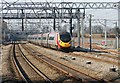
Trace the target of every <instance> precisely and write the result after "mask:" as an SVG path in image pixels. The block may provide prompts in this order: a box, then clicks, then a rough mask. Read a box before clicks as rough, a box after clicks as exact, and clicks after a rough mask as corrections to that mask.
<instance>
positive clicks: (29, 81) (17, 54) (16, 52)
mask: <svg viewBox="0 0 120 83" xmlns="http://www.w3.org/2000/svg"><path fill="white" fill-rule="evenodd" d="M21 61H23V62H24V64H25V67H27V69H29V71H28V72H27V71H26V70H25V69H24V68H25V67H23V65H22V63H21ZM13 62H14V64H15V66H16V68H17V70H18V72H19V73H20V75H21V77H22V78H23V80H24V82H25V83H36V82H37V81H35V80H33V78H31V76H29V75H30V74H28V73H31V75H34V76H35V77H37V79H39V80H41V81H38V83H39V82H40V83H53V81H52V80H50V79H49V78H48V77H47V76H46V75H45V74H44V73H42V72H41V71H40V70H39V69H38V68H37V67H36V66H35V65H34V64H32V63H31V62H30V61H29V60H28V59H27V58H26V56H25V55H24V53H23V52H22V51H21V49H20V47H19V45H15V44H14V46H13ZM33 73H34V74H33Z"/></svg>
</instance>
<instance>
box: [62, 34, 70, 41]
mask: <svg viewBox="0 0 120 83" xmlns="http://www.w3.org/2000/svg"><path fill="white" fill-rule="evenodd" d="M60 40H61V41H63V42H69V41H70V40H71V36H70V34H69V33H68V32H65V33H61V34H60Z"/></svg>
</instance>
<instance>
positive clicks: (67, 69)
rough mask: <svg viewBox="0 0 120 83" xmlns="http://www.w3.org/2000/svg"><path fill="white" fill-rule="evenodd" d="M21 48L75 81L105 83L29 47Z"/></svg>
mask: <svg viewBox="0 0 120 83" xmlns="http://www.w3.org/2000/svg"><path fill="white" fill-rule="evenodd" d="M23 48H24V49H25V50H27V51H28V52H29V53H30V54H32V55H34V56H36V57H39V59H41V60H43V61H44V62H45V63H47V64H49V65H51V66H53V67H55V68H57V69H59V70H60V71H62V72H64V73H66V74H67V75H69V76H71V77H74V78H75V79H77V80H80V81H81V82H83V83H84V82H91V83H92V82H100V83H103V82H105V80H103V79H99V78H94V77H91V76H89V75H87V74H84V73H82V72H80V71H78V70H76V69H74V68H72V67H70V66H67V65H64V64H62V63H60V62H58V61H56V60H54V59H52V58H49V57H47V56H45V55H43V54H41V53H39V52H38V51H35V50H34V49H32V48H31V47H28V46H25V45H24V46H23Z"/></svg>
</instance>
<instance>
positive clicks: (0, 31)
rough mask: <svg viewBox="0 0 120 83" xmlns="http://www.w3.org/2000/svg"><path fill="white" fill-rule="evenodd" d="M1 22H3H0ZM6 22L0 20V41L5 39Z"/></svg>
mask: <svg viewBox="0 0 120 83" xmlns="http://www.w3.org/2000/svg"><path fill="white" fill-rule="evenodd" d="M1 23H3V24H1ZM7 31H8V29H7V22H5V21H3V22H1V20H0V43H3V42H4V41H6V39H7Z"/></svg>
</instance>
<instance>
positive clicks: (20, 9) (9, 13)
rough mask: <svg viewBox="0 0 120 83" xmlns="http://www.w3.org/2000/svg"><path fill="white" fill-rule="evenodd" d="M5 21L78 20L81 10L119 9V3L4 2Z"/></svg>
mask: <svg viewBox="0 0 120 83" xmlns="http://www.w3.org/2000/svg"><path fill="white" fill-rule="evenodd" d="M2 4H3V19H21V18H26V19H40V18H41V19H54V18H57V19H60V18H65V19H69V18H73V19H76V18H78V17H77V13H78V11H79V10H82V11H83V10H84V9H117V8H118V4H119V2H19V3H18V2H15V3H7V2H3V3H2Z"/></svg>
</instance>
